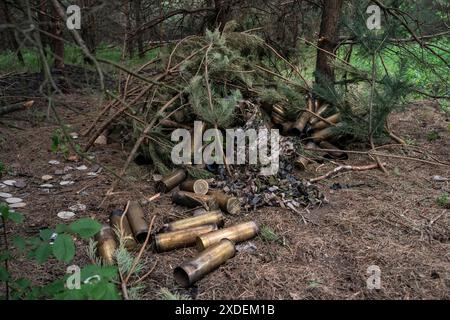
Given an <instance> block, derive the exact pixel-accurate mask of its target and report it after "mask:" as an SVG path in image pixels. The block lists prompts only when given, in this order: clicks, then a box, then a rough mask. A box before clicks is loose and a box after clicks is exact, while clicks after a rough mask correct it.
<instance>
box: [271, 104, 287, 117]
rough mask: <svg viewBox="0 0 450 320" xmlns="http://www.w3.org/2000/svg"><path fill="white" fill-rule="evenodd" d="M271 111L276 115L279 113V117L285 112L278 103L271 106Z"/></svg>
mask: <svg viewBox="0 0 450 320" xmlns="http://www.w3.org/2000/svg"><path fill="white" fill-rule="evenodd" d="M272 112H273V113H276V114H277V115H279V116H281V117H283V116H284V114H285V111H284V108H283V107H282V106H280V105H278V104H276V105H274V106H273V107H272Z"/></svg>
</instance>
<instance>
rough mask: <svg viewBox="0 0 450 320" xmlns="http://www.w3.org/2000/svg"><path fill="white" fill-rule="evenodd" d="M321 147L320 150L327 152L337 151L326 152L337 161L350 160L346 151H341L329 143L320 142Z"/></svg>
mask: <svg viewBox="0 0 450 320" xmlns="http://www.w3.org/2000/svg"><path fill="white" fill-rule="evenodd" d="M319 146H320V148H322V149H326V150H336V151H326V153H327V154H328V155H329V156H330V157H331V158H333V159H337V160H346V159H348V154H347V153H346V152H345V151H343V150H340V149H339V148H338V147H336V146H334V145H332V144H331V143H329V142H328V141H322V142H320V144H319Z"/></svg>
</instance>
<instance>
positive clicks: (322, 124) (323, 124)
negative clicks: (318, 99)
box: [313, 113, 341, 131]
mask: <svg viewBox="0 0 450 320" xmlns="http://www.w3.org/2000/svg"><path fill="white" fill-rule="evenodd" d="M325 120H327V121H328V122H329V123H332V124H336V123H338V122H339V121H340V120H341V115H340V114H339V113H336V114H333V115H332V116H330V117H328V118H325ZM329 123H327V122H325V121H319V122H317V123H316V124H315V125H314V126H313V129H314V130H316V131H318V130H322V129H325V128H328V127H329V126H330V124H329Z"/></svg>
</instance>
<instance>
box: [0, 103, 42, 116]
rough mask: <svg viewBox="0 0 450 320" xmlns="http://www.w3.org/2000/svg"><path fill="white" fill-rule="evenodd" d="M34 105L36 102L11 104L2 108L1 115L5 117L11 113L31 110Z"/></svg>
mask: <svg viewBox="0 0 450 320" xmlns="http://www.w3.org/2000/svg"><path fill="white" fill-rule="evenodd" d="M33 105H34V101H33V100H30V101H25V102H19V103H15V104H11V105H9V106H4V107H1V108H0V115H4V114H7V113H11V112H14V111H19V110H22V109H30V108H31V107H32V106H33Z"/></svg>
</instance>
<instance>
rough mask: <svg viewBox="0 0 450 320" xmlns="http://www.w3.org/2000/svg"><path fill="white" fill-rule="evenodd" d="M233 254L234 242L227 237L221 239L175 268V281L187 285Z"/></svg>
mask: <svg viewBox="0 0 450 320" xmlns="http://www.w3.org/2000/svg"><path fill="white" fill-rule="evenodd" d="M235 254H236V248H235V246H234V243H233V242H231V241H230V240H228V239H222V240H221V241H219V242H218V243H216V244H215V245H213V246H211V247H209V248H208V249H206V250H204V251H203V252H201V253H200V254H199V255H198V256H197V257H196V258H195V259H194V260H192V261H190V262H187V263H184V264H182V265H181V266H179V267H177V268H175V270H174V278H175V281H176V282H177V283H178V284H179V285H181V286H183V287H189V286H190V285H192V284H194V283H195V282H196V281H198V280H200V279H201V278H202V277H204V276H205V275H206V274H208V273H209V272H211V271H213V270H214V269H216V268H218V267H219V266H220V265H221V264H223V263H225V262H226V261H227V260H228V259H230V258H232V257H233V256H234V255H235Z"/></svg>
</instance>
